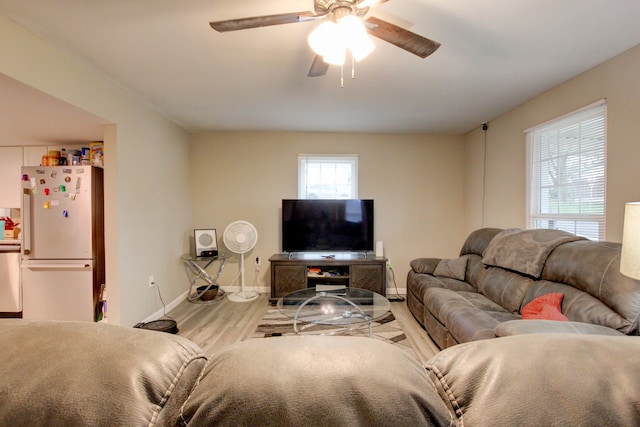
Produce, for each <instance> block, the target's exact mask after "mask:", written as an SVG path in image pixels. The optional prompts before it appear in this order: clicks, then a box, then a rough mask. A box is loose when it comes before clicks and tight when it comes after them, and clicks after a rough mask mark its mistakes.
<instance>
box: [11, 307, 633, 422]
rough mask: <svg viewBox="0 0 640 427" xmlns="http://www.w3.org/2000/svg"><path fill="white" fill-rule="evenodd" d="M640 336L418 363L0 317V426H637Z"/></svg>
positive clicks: (352, 342)
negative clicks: (207, 345) (210, 349)
mask: <svg viewBox="0 0 640 427" xmlns="http://www.w3.org/2000/svg"><path fill="white" fill-rule="evenodd" d="M638 354H640V337H626V336H618V337H610V336H594V335H560V334H549V335H516V336H510V337H504V338H500V339H495V340H480V341H474V342H469V343H466V344H460V345H457V346H453V347H451V348H449V349H446V350H444V351H441V352H440V353H438V354H437V355H436V356H434V357H433V358H432V359H431V360H429V361H428V362H427V363H426V365H425V366H424V367H423V366H421V365H420V363H419V362H418V361H416V360H414V359H413V358H412V357H411V356H409V355H408V353H405V352H404V351H402V350H399V349H397V348H396V347H395V346H393V345H390V344H388V343H385V342H382V341H378V340H376V339H372V338H364V337H340V336H309V335H306V336H293V337H277V338H275V337H274V338H263V339H258V340H252V341H245V342H241V343H238V344H235V345H232V346H229V347H226V348H223V349H222V350H220V351H218V352H217V353H215V354H213V355H211V356H209V357H206V356H205V355H204V354H202V351H201V350H200V349H199V348H198V347H197V346H196V345H195V344H193V343H192V342H190V341H188V340H186V339H184V338H182V337H179V336H175V335H171V334H167V333H163V332H157V331H149V330H143V329H133V328H123V327H118V326H113V325H105V324H95V323H83V322H55V321H49V322H47V321H24V320H16V319H2V320H0V360H2V363H1V364H0V378H2V381H0V425H2V426H45V425H46V426H65V427H69V426H83V427H84V426H109V427H113V426H127V427H134V426H234V427H236V426H305V427H307V426H332V427H334V426H349V427H353V426H367V427H368V426H398V427H399V426H459V427H474V426H492V427H500V426H509V427H511V426H516V425H518V426H543V425H544V426H546V425H558V426H574V425H589V426H609V425H610V426H614V425H615V426H637V425H640V403H639V402H640V370H639V369H638V362H637V360H638V359H637V355H638Z"/></svg>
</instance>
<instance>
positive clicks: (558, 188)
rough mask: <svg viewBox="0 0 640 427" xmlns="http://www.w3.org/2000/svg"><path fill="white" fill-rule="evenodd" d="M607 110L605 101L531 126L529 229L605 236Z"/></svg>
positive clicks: (528, 170) (528, 157)
mask: <svg viewBox="0 0 640 427" xmlns="http://www.w3.org/2000/svg"><path fill="white" fill-rule="evenodd" d="M606 114H607V106H606V101H604V100H603V101H599V102H597V103H595V104H592V105H589V106H587V107H585V108H583V109H581V110H578V111H576V112H573V113H570V114H568V115H566V116H563V117H560V118H558V119H556V120H553V121H551V122H548V123H545V124H542V125H540V126H536V127H534V128H531V129H529V130H527V131H526V137H527V228H551V229H557V230H564V231H568V232H570V233H574V234H576V235H579V236H584V237H587V238H589V239H592V240H604V239H605V232H606V215H605V213H606V205H605V200H606V148H607V120H606Z"/></svg>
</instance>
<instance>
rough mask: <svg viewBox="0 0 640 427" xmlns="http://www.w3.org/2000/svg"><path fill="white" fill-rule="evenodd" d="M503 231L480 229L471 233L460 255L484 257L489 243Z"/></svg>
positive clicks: (499, 229) (498, 229)
mask: <svg viewBox="0 0 640 427" xmlns="http://www.w3.org/2000/svg"><path fill="white" fill-rule="evenodd" d="M501 231H502V229H501V228H480V229H478V230H475V231H473V232H471V234H469V237H467V240H465V242H464V244H463V245H462V248H461V249H460V255H461V256H462V255H467V254H476V255H482V253H483V252H484V250H485V249H486V248H487V246H488V245H489V242H491V240H492V239H493V238H494V237H495V235H496V234H498V233H500V232H501Z"/></svg>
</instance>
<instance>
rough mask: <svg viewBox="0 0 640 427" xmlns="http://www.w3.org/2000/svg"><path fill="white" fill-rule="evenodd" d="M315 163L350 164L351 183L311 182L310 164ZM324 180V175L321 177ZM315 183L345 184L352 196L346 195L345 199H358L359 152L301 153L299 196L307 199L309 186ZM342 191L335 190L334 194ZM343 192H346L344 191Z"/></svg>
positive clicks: (299, 162) (327, 184)
mask: <svg viewBox="0 0 640 427" xmlns="http://www.w3.org/2000/svg"><path fill="white" fill-rule="evenodd" d="M310 164H311V165H313V164H326V165H332V164H333V165H334V166H336V165H341V164H342V165H345V164H347V165H349V166H350V171H351V172H350V179H349V181H350V182H349V183H344V184H339V183H337V182H336V180H335V174H334V180H333V182H328V180H327V179H325V180H324V181H325V182H319V181H318V182H313V183H309V165H310ZM320 181H322V177H320ZM313 185H326V186H328V187H331V186H338V185H343V186H347V185H348V187H349V193H350V197H344V198H345V199H357V198H358V155H357V154H299V155H298V198H299V199H307V198H308V195H309V187H311V186H313ZM340 193H341V192H340V191H337V188H336V189H335V191H334V194H336V195H339V194H340ZM343 194H346V192H345V193H343ZM316 198H318V199H331V198H335V197H316Z"/></svg>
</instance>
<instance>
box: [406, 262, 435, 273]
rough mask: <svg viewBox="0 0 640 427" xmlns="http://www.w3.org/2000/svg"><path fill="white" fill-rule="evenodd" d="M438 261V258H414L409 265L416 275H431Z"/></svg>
mask: <svg viewBox="0 0 640 427" xmlns="http://www.w3.org/2000/svg"><path fill="white" fill-rule="evenodd" d="M440 260H441V259H440V258H416V259H414V260H412V261H411V262H410V263H409V265H410V266H411V269H412V270H413V271H415V272H416V273H421V274H433V272H434V271H435V269H436V267H437V266H438V263H439V262H440Z"/></svg>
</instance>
